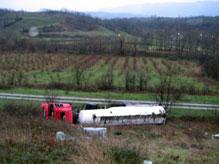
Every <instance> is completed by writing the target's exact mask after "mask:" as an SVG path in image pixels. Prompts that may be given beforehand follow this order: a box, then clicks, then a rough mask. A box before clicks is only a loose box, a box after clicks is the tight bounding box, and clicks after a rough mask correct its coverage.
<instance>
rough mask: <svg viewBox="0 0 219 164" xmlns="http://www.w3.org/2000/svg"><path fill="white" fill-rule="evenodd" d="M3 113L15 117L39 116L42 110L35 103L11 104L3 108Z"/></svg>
mask: <svg viewBox="0 0 219 164" xmlns="http://www.w3.org/2000/svg"><path fill="white" fill-rule="evenodd" d="M2 111H3V112H5V113H8V114H9V115H15V116H20V117H23V116H39V113H40V109H39V107H38V106H36V105H35V104H33V103H25V102H22V103H20V102H19V103H18V102H9V103H6V104H5V105H4V106H3V109H2Z"/></svg>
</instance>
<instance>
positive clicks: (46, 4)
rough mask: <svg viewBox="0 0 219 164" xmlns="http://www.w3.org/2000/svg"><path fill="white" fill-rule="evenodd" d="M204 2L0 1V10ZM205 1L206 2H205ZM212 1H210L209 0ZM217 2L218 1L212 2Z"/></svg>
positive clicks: (87, 8)
mask: <svg viewBox="0 0 219 164" xmlns="http://www.w3.org/2000/svg"><path fill="white" fill-rule="evenodd" d="M195 1H205V0H153V1H152V0H0V8H7V9H14V10H27V11H39V10H42V9H52V10H60V9H68V10H74V11H100V10H102V11H103V10H104V9H111V8H116V7H120V6H125V5H130V4H142V3H166V2H195ZM206 1H207V0H206ZM211 1H212V0H211ZM214 1H219V0H214Z"/></svg>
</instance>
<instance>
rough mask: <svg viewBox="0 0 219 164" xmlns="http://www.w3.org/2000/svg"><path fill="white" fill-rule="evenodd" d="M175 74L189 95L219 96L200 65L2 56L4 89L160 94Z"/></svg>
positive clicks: (102, 57) (0, 68)
mask: <svg viewBox="0 0 219 164" xmlns="http://www.w3.org/2000/svg"><path fill="white" fill-rule="evenodd" d="M167 73H170V74H171V80H172V81H173V85H174V87H176V88H178V89H180V90H181V92H184V93H187V94H218V92H219V88H218V81H216V80H212V79H210V78H207V77H206V76H205V75H204V74H203V72H202V69H201V65H200V63H199V62H196V61H188V60H171V59H167V58H153V57H143V56H142V57H136V56H135V57H133V56H112V55H71V54H48V53H47V54H44V53H41V54H40V53H22V54H21V53H1V55H0V84H1V87H2V88H7V87H8V88H10V87H35V88H56V89H57V88H59V89H68V90H75V89H77V90H88V91H89V90H90V91H96V90H116V91H135V92H138V91H146V92H156V91H157V87H158V85H159V83H160V80H161V77H162V76H163V75H165V74H167Z"/></svg>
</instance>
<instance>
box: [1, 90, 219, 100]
mask: <svg viewBox="0 0 219 164" xmlns="http://www.w3.org/2000/svg"><path fill="white" fill-rule="evenodd" d="M48 91H50V90H45V89H32V88H11V89H0V92H7V93H23V94H34V95H45V94H46V93H48ZM52 91H53V92H54V93H55V94H56V95H58V96H78V97H90V98H107V99H125V100H126V99H127V100H155V97H154V96H153V95H152V94H150V93H128V92H103V91H102V92H83V91H69V90H68V91H65V90H57V89H54V90H52ZM181 101H182V102H193V103H195V102H196V103H210V104H219V100H218V97H217V96H192V95H185V96H184V97H183V98H182V100H181Z"/></svg>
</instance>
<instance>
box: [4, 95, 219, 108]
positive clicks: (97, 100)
mask: <svg viewBox="0 0 219 164" xmlns="http://www.w3.org/2000/svg"><path fill="white" fill-rule="evenodd" d="M48 98H49V97H46V96H43V95H30V94H12V93H0V99H11V100H30V101H45V100H46V99H48ZM55 100H56V101H57V102H71V103H81V104H85V103H97V104H106V103H111V102H123V103H126V104H142V105H144V104H148V105H154V104H157V103H156V102H155V101H135V100H118V99H101V98H88V97H66V96H58V97H55ZM173 108H178V109H199V110H219V105H215V104H197V103H176V104H174V105H173Z"/></svg>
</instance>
